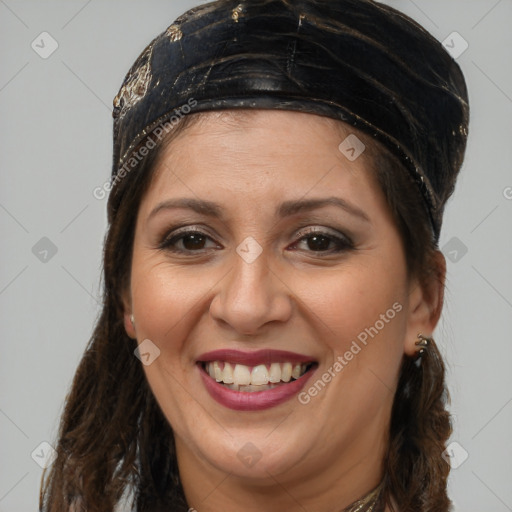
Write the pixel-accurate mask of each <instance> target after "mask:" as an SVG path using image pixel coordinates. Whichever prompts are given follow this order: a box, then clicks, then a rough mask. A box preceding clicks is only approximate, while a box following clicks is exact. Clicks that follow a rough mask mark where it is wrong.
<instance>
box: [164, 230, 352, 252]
mask: <svg viewBox="0 0 512 512" xmlns="http://www.w3.org/2000/svg"><path fill="white" fill-rule="evenodd" d="M190 235H200V236H202V237H206V238H208V239H210V240H212V238H211V237H210V236H209V235H208V234H206V233H204V232H202V231H200V230H197V229H188V230H186V231H181V232H180V231H178V232H177V233H175V234H174V235H172V236H166V237H165V238H164V240H163V241H162V242H161V243H160V245H159V249H162V250H166V251H170V252H173V253H179V254H194V253H195V254H199V253H202V252H204V251H207V250H209V248H206V249H199V250H197V251H194V250H191V249H177V248H176V247H173V246H174V244H176V242H178V241H179V240H181V239H183V238H186V237H187V236H190ZM297 236H299V237H300V238H299V239H298V240H297V241H296V242H294V244H293V246H295V245H297V244H298V243H299V242H301V241H303V240H307V239H308V238H312V237H314V236H321V237H325V238H327V239H329V240H330V241H332V242H334V243H335V244H336V247H337V248H336V249H329V250H326V251H314V250H308V251H306V252H312V253H315V254H319V255H322V254H337V253H340V252H344V251H348V250H351V249H353V248H354V244H353V242H352V240H350V238H349V237H347V236H345V235H341V236H337V235H333V234H331V233H328V232H327V231H321V230H312V229H307V230H303V231H300V232H299V233H298V235H297Z"/></svg>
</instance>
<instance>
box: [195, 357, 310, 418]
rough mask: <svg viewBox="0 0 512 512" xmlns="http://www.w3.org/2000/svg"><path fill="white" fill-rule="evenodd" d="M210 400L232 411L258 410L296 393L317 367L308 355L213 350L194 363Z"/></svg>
mask: <svg viewBox="0 0 512 512" xmlns="http://www.w3.org/2000/svg"><path fill="white" fill-rule="evenodd" d="M197 365H198V367H199V369H200V373H201V378H202V380H203V382H204V384H205V386H206V389H207V391H208V392H209V393H210V395H211V396H212V398H214V399H215V400H216V401H217V402H219V403H221V404H222V405H224V406H226V407H229V408H231V409H235V410H261V409H266V408H268V407H273V406H275V405H278V404H280V403H282V402H284V401H286V400H288V399H290V398H291V397H292V396H294V395H295V394H297V393H299V391H300V390H301V389H302V387H303V386H304V384H305V383H306V381H307V380H308V379H309V377H310V376H311V374H312V373H313V372H314V370H315V369H316V367H317V366H318V364H317V362H316V361H315V360H314V359H313V358H311V357H310V356H306V355H303V354H298V353H295V352H287V351H281V350H259V351H252V352H244V351H239V350H215V351H212V352H208V353H205V354H202V355H201V356H200V357H199V358H198V361H197Z"/></svg>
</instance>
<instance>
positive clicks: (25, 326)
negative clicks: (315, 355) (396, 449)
mask: <svg viewBox="0 0 512 512" xmlns="http://www.w3.org/2000/svg"><path fill="white" fill-rule="evenodd" d="M388 3H389V4H391V5H393V6H394V7H396V8H398V9H400V10H402V11H404V12H405V13H407V14H409V15H410V16H411V17H413V18H414V19H416V20H417V21H418V22H419V23H420V24H422V25H423V26H424V27H425V28H426V29H427V30H429V31H430V32H431V33H432V34H434V36H435V37H437V38H438V39H439V40H440V41H443V40H445V39H446V38H447V36H448V35H449V34H451V33H452V32H453V31H456V32H458V33H459V34H460V35H461V36H462V37H463V38H464V39H465V40H466V41H467V42H468V44H469V47H468V49H467V50H466V51H465V52H464V53H462V55H460V56H459V57H458V58H457V60H458V62H459V63H460V65H461V66H462V68H463V71H464V73H465V75H466V77H467V81H468V86H469V92H470V105H471V109H472V110H471V125H470V137H469V145H468V151H467V156H466V160H465V163H464V166H463V170H462V173H461V176H460V179H459V182H458V187H457V190H456V194H455V196H454V197H453V198H452V200H451V201H450V202H449V205H448V207H447V211H446V216H445V223H444V227H443V234H442V238H441V246H442V247H443V250H444V252H445V255H446V256H447V258H448V283H447V294H446V306H445V310H444V314H443V318H442V321H441V323H440V325H439V328H438V329H437V332H436V337H437V340H438V343H439V344H440V345H441V347H442V349H443V351H444V352H445V354H446V357H447V359H448V361H449V384H450V388H451V393H452V412H453V414H454V421H455V432H454V435H453V440H454V441H456V442H457V443H459V445H460V446H459V445H456V446H455V448H454V451H453V457H452V459H451V460H452V464H454V465H456V464H458V463H460V462H461V461H462V460H463V458H464V457H463V456H464V453H465V452H467V453H468V454H469V457H468V458H467V460H465V461H464V462H463V463H462V464H461V465H460V466H459V467H458V468H457V469H454V470H453V471H452V474H451V477H450V492H451V496H452V498H453V500H454V501H455V504H456V510H459V511H464V512H477V511H478V512H480V511H482V510H486V511H495V512H504V511H507V510H512V485H511V482H512V462H511V460H512V459H511V456H512V437H511V432H512V372H511V371H510V357H511V356H512V348H511V342H512V337H511V332H512V265H511V262H512V236H511V233H512V230H511V225H512V172H511V169H512V166H511V162H512V143H511V134H512V130H511V119H512V72H511V70H512V58H511V50H510V49H511V48H512V31H511V30H510V26H511V23H512V0H500V1H496V0H478V1H476V0H448V1H447V0H429V1H428V2H426V1H424V2H420V0H416V1H412V0H395V1H393V0H390V1H389V2H388ZM197 4H198V2H196V1H192V0H182V1H175V0H173V1H169V0H167V1H163V0H151V1H146V2H143V1H141V0H139V1H134V0H129V1H127V0H123V1H121V0H118V1H99V0H89V1H83V0H81V1H75V0H71V1H60V2H56V1H45V2H42V1H40V0H39V1H35V0H34V1H22V0H17V1H16V0H0V54H1V63H2V65H1V67H0V125H1V129H2V132H1V133H2V137H1V151H0V162H1V188H0V230H1V241H2V243H1V247H2V255H1V262H2V265H1V269H0V311H1V323H0V326H1V348H2V350H1V359H0V432H1V436H0V461H1V462H0V511H1V512H7V511H9V512H17V511H19V512H21V511H23V512H26V511H29V510H36V509H37V496H38V490H39V481H40V476H41V473H42V470H41V468H40V467H39V465H38V464H36V462H35V461H34V460H33V459H32V457H31V453H34V454H35V455H34V458H35V459H36V460H37V458H38V457H37V455H38V454H39V456H40V457H42V459H41V460H44V453H45V450H47V449H46V448H44V446H43V447H40V446H39V445H40V443H41V442H43V441H48V442H50V443H51V442H52V441H53V439H54V436H55V433H56V428H57V424H58V416H59V414H60V412H61V410H62V403H63V400H64V397H65V394H66V392H67V389H68V386H69V384H70V382H71V379H72V377H73V373H74V370H75V367H76V364H77V363H78V361H79V358H80V356H81V353H82V351H83V349H84V347H85V345H86V343H87V341H88V339H89V336H90V334H91V332H92V327H93V323H94V321H95V319H96V317H97V315H98V313H99V304H98V299H99V293H100V284H99V283H100V280H99V276H100V264H101V250H102V242H103V236H104V232H105V228H106V209H105V207H106V200H97V199H95V198H94V197H93V195H92V191H93V189H94V188H95V187H97V186H101V185H102V184H103V183H104V182H105V180H106V179H108V176H109V172H110V165H111V129H112V119H111V104H112V98H113V97H114V96H115V94H116V93H117V91H118V88H119V86H120V84H121V81H122V78H123V77H124V74H125V73H126V71H127V70H128V68H129V67H130V66H131V64H132V63H133V61H134V60H135V58H136V57H137V55H138V54H139V53H140V51H141V50H142V49H143V48H144V46H145V45H146V44H147V43H148V42H149V41H150V40H151V39H152V38H153V37H154V36H155V35H156V34H157V33H159V32H161V31H162V30H164V29H165V28H166V27H167V26H168V25H170V24H171V22H172V21H173V20H174V18H175V17H176V16H177V15H179V14H181V13H182V12H183V11H185V10H186V9H188V8H190V7H192V6H193V5H197ZM44 31H46V32H48V33H50V34H51V36H52V37H53V38H54V39H55V40H56V41H57V43H58V49H57V50H56V51H55V52H54V53H53V54H51V55H50V56H49V57H47V58H46V59H43V58H42V57H40V55H39V54H38V53H36V52H35V51H34V50H33V49H32V47H31V43H32V41H34V40H35V42H36V43H38V44H39V46H40V48H38V50H39V51H40V52H42V51H48V50H49V49H50V48H51V41H50V40H49V39H48V38H47V36H44V37H45V38H46V39H45V40H44V41H45V42H44V48H42V46H43V43H41V42H40V41H41V37H38V36H39V34H41V32H44ZM453 44H454V47H455V49H461V48H462V46H460V41H458V42H457V40H454V43H453ZM43 237H47V238H48V239H49V240H50V241H51V244H50V243H49V241H48V240H43V241H41V239H42V238H43ZM52 244H53V245H52ZM34 247H35V248H34ZM52 249H53V252H54V251H55V249H56V250H57V252H56V253H55V254H53V252H52ZM45 250H46V251H48V252H46V253H45V252H44V251H45ZM466 250H467V252H465V251H466ZM34 450H35V451H34ZM41 450H42V451H41ZM462 450H464V451H465V452H464V451H462Z"/></svg>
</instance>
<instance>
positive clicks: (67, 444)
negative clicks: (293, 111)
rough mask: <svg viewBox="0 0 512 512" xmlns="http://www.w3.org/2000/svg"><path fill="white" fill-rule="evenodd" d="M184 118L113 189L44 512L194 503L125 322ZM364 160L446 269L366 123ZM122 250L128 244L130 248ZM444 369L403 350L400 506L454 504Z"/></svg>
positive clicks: (392, 493) (396, 409) (423, 509)
mask: <svg viewBox="0 0 512 512" xmlns="http://www.w3.org/2000/svg"><path fill="white" fill-rule="evenodd" d="M200 118H201V114H193V115H190V116H187V117H186V118H184V119H183V120H182V121H181V122H180V124H179V125H177V127H176V128H174V130H173V131H172V132H171V133H170V134H169V136H168V137H167V139H165V140H164V141H163V142H162V143H161V144H159V145H158V146H157V147H156V148H155V149H153V150H152V151H151V152H150V154H149V155H148V156H147V157H146V158H145V159H144V160H142V161H141V162H140V164H139V166H138V168H136V169H134V170H132V171H131V172H130V173H129V175H127V176H125V177H124V178H123V179H122V180H121V181H120V182H119V183H118V184H116V185H115V188H114V189H113V191H112V192H111V194H110V197H109V201H108V222H109V226H108V232H107V236H106V239H105V248H104V262H103V279H104V283H103V308H102V312H101V316H100V318H99V319H98V322H97V324H96V327H95V330H94V333H93V335H92V337H91V339H90V341H89V343H88V346H87V348H86V350H85V353H84V355H83V357H82V360H81V361H80V363H79V366H78V369H77V371H76V374H75V377H74V380H73V383H72V386H71V390H70V393H69V394H68V396H67V398H66V403H65V410H64V412H63V415H62V418H61V423H60V428H59V433H58V441H57V443H56V446H55V449H56V451H57V458H56V460H55V462H54V463H53V465H52V466H51V468H50V469H49V472H46V471H45V473H43V477H42V483H41V493H40V509H41V510H42V511H44V512H63V511H76V512H79V511H82V510H83V511H84V512H85V511H87V512H111V511H113V509H114V507H115V506H116V504H117V503H118V502H119V501H120V500H121V498H122V496H123V494H124V493H126V492H130V493H132V498H133V500H134V501H133V503H134V505H135V510H136V511H137V512H150V511H151V512H155V511H159V510H162V511H163V510H173V511H177V512H179V511H186V510H187V504H186V501H185V497H184V494H183V490H182V488H181V484H180V479H179V472H178V467H177V461H176V453H175V448H174V436H173V432H172V429H171V427H170V425H169V423H168V421H167V420H166V418H165V417H164V415H163V413H162V412H161V410H160V407H159V406H158V404H157V402H156V400H155V398H154V396H153V393H152V392H151V390H150V388H149V386H148V383H147V381H146V378H145V375H144V371H143V368H142V365H141V363H140V362H139V361H138V359H137V358H136V357H134V354H133V351H134V349H135V348H136V341H135V340H132V339H130V338H129V337H128V335H127V334H126V331H125V329H124V324H123V302H122V294H123V291H125V290H126V289H127V287H128V286H129V275H130V267H131V252H132V246H133V238H134V231H135V222H136V217H137V212H138V209H139V205H140V202H141V199H142V197H143V196H144V193H145V192H146V190H147V189H148V187H149V185H150V183H151V178H152V175H153V171H154V169H155V166H156V162H157V160H158V158H159V156H160V155H161V152H162V149H163V148H165V147H167V146H168V144H170V143H171V142H172V140H174V139H175V137H177V136H178V135H179V134H180V133H182V132H183V130H185V129H186V128H187V126H190V125H191V123H194V122H196V121H197V119H200ZM351 130H352V131H353V132H356V133H357V135H358V137H359V138H360V139H361V140H362V141H363V142H364V144H365V145H366V148H367V150H366V152H365V157H366V158H368V159H369V160H368V161H369V162H370V164H371V165H372V167H373V168H374V172H375V176H376V178H377V180H378V182H379V184H380V186H381V188H382V190H383V192H384V194H385V196H386V198H387V201H388V203H389V205H390V208H391V210H392V212H393V214H394V217H395V220H396V222H397V225H398V226H399V228H400V231H401V234H402V240H403V243H404V250H405V253H406V258H407V265H408V272H409V273H411V274H414V275H416V276H418V277H420V278H421V280H423V282H425V283H426V282H428V280H431V279H437V278H440V276H439V272H438V267H437V266H436V264H435V253H436V251H437V247H436V245H435V242H434V241H433V237H432V231H431V228H430V224H429V220H428V213H427V211H426V208H425V207H424V203H423V200H422V198H421V195H420V193H419V191H418V188H417V185H416V184H415V183H414V181H413V179H412V178H411V176H410V175H409V174H408V172H407V171H406V170H405V169H404V167H403V166H402V165H401V163H400V162H399V161H398V160H397V159H396V158H395V157H394V156H393V155H391V154H390V153H389V152H388V151H387V150H386V149H385V148H384V147H383V146H382V145H381V144H380V143H378V142H377V141H375V140H374V139H372V138H371V137H369V136H367V135H365V134H363V133H360V132H359V131H357V130H355V129H353V128H352V129H351ZM120 248H122V249H123V250H120ZM446 400H447V393H446V388H445V383H444V366H443V362H442V358H441V356H440V354H439V352H438V350H437V348H436V347H435V345H434V346H433V347H432V348H431V349H430V350H429V352H427V354H426V355H425V356H424V357H423V360H422V363H421V365H419V366H417V365H416V364H415V362H414V361H412V360H411V359H409V358H407V357H405V356H404V359H403V363H402V367H401V371H400V378H399V383H398V388H397V390H396V394H395V399H394V404H393V409H392V417H391V425H390V431H389V448H388V452H387V455H386V458H385V461H384V468H385V481H386V501H387V503H388V504H389V505H390V506H391V498H393V499H394V500H395V501H396V503H398V505H399V507H400V511H401V512H408V511H411V512H412V511H414V512H446V511H447V510H449V505H450V501H449V499H448V497H447V493H446V480H447V477H448V471H449V466H448V464H446V463H445V462H444V460H443V459H442V457H441V453H442V451H443V450H444V448H445V443H446V440H447V438H448V437H449V435H450V432H451V427H450V420H449V415H448V413H447V411H446V409H445V405H446Z"/></svg>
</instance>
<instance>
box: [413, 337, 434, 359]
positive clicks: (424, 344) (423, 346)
mask: <svg viewBox="0 0 512 512" xmlns="http://www.w3.org/2000/svg"><path fill="white" fill-rule="evenodd" d="M432 341H434V340H433V339H432V338H428V337H427V336H423V334H421V332H420V333H418V341H417V342H416V345H417V346H418V347H419V349H418V350H417V351H416V354H417V356H418V358H420V357H421V356H422V355H423V354H424V353H425V352H426V351H427V350H428V347H429V344H430V343H432Z"/></svg>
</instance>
